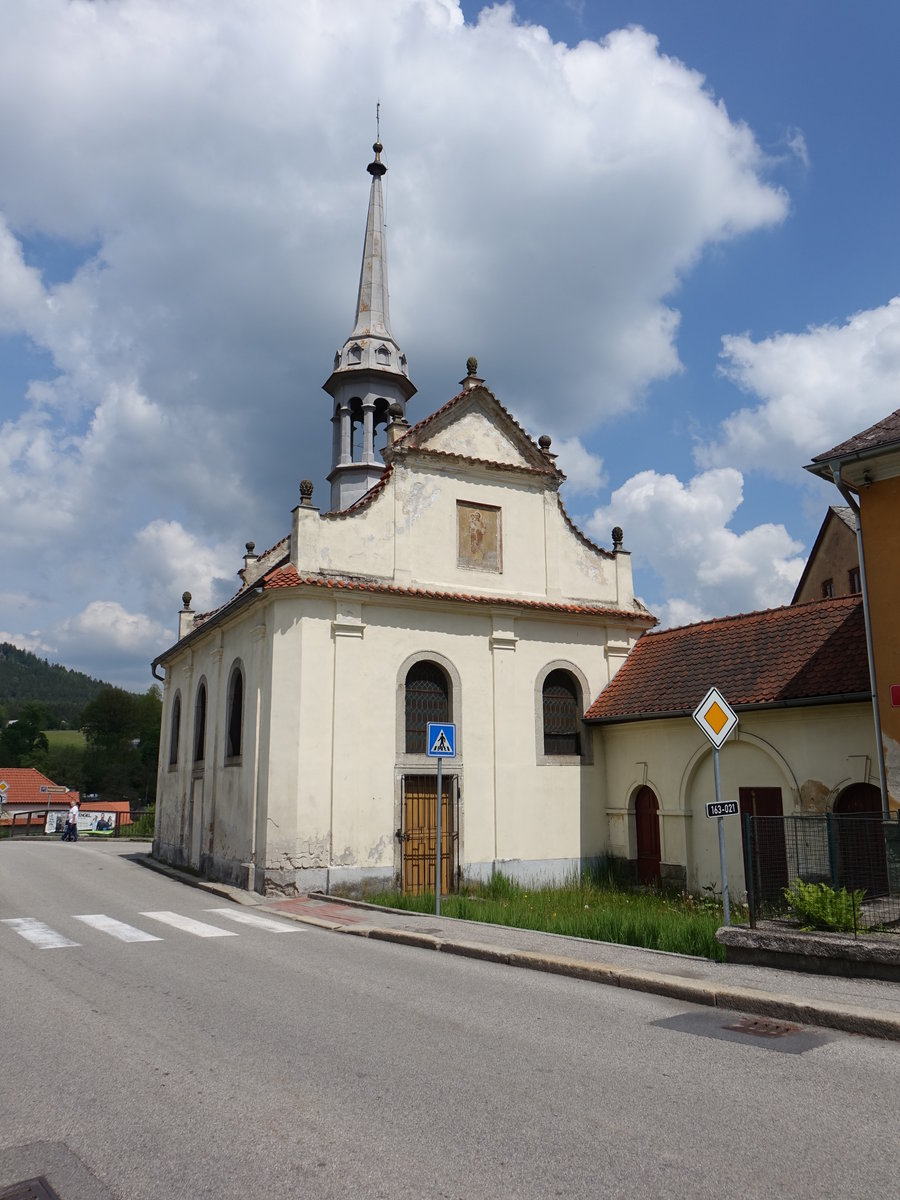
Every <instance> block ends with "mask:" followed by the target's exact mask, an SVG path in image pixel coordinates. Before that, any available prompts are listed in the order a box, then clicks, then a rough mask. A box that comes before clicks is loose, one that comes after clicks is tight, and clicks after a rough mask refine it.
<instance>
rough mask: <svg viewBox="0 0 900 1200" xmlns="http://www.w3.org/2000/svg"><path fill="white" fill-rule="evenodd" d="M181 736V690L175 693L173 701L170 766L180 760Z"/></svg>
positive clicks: (170, 731)
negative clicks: (179, 745) (179, 744)
mask: <svg viewBox="0 0 900 1200" xmlns="http://www.w3.org/2000/svg"><path fill="white" fill-rule="evenodd" d="M180 736H181V692H176V693H175V699H174V700H173V701H172V725H171V729H170V730H169V766H170V767H174V766H175V764H176V763H177V762H178V739H179V738H180Z"/></svg>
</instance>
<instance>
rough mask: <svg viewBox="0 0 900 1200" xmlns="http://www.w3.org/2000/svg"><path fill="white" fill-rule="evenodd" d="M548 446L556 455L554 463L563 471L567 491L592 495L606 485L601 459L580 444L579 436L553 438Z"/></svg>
mask: <svg viewBox="0 0 900 1200" xmlns="http://www.w3.org/2000/svg"><path fill="white" fill-rule="evenodd" d="M550 448H551V450H552V452H553V453H554V454H556V456H557V459H556V465H557V466H558V467H559V468H560V470H561V471H564V472H565V475H566V491H567V492H570V493H575V494H583V495H593V494H594V493H596V492H599V491H600V489H601V488H602V487H605V486H606V472H605V471H604V469H603V459H602V458H601V457H600V455H599V454H593V453H592V452H591V451H590V450H588V449H587V447H586V446H584V445H582V442H581V439H580V438H577V437H569V438H554V439H553V442H552V444H551V447H550Z"/></svg>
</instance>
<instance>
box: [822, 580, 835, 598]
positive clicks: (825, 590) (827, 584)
mask: <svg viewBox="0 0 900 1200" xmlns="http://www.w3.org/2000/svg"><path fill="white" fill-rule="evenodd" d="M833 595H834V580H833V579H823V580H822V599H823V600H830V599H831V597H832V596H833Z"/></svg>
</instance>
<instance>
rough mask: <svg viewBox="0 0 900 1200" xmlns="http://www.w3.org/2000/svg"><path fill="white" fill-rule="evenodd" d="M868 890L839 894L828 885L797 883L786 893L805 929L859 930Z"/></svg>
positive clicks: (795, 881)
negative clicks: (860, 912) (863, 903)
mask: <svg viewBox="0 0 900 1200" xmlns="http://www.w3.org/2000/svg"><path fill="white" fill-rule="evenodd" d="M865 894H866V893H865V888H858V889H857V890H856V891H855V892H848V891H847V889H846V888H841V889H840V891H838V890H837V889H836V888H833V887H829V886H828V884H827V883H804V882H803V880H802V879H795V880H794V882H793V883H792V884H791V886H790V887H786V888H785V889H784V898H785V900H786V901H787V905H788V908H789V909H790V910H791V912H792V913H793V914H794V916H795V917H796V918H797V920H798V921H799V922H800V924H801V926H802V928H803V929H830V930H836V931H838V932H846V931H848V930H854V931H855V930H856V928H857V926H858V924H859V910H860V906H861V905H862V899H863V896H864V895H865Z"/></svg>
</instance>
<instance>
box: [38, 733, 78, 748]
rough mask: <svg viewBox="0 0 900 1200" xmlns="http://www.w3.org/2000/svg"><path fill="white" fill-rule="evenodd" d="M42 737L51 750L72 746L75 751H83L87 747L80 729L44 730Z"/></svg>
mask: <svg viewBox="0 0 900 1200" xmlns="http://www.w3.org/2000/svg"><path fill="white" fill-rule="evenodd" d="M44 737H45V738H46V739H47V745H48V746H49V747H50V749H51V750H54V749H61V748H62V747H63V746H66V747H68V746H74V747H75V749H76V750H83V749H84V748H85V746H86V745H87V742H86V741H85V737H84V734H83V733H82V732H81V730H80V729H45V730H44Z"/></svg>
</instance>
